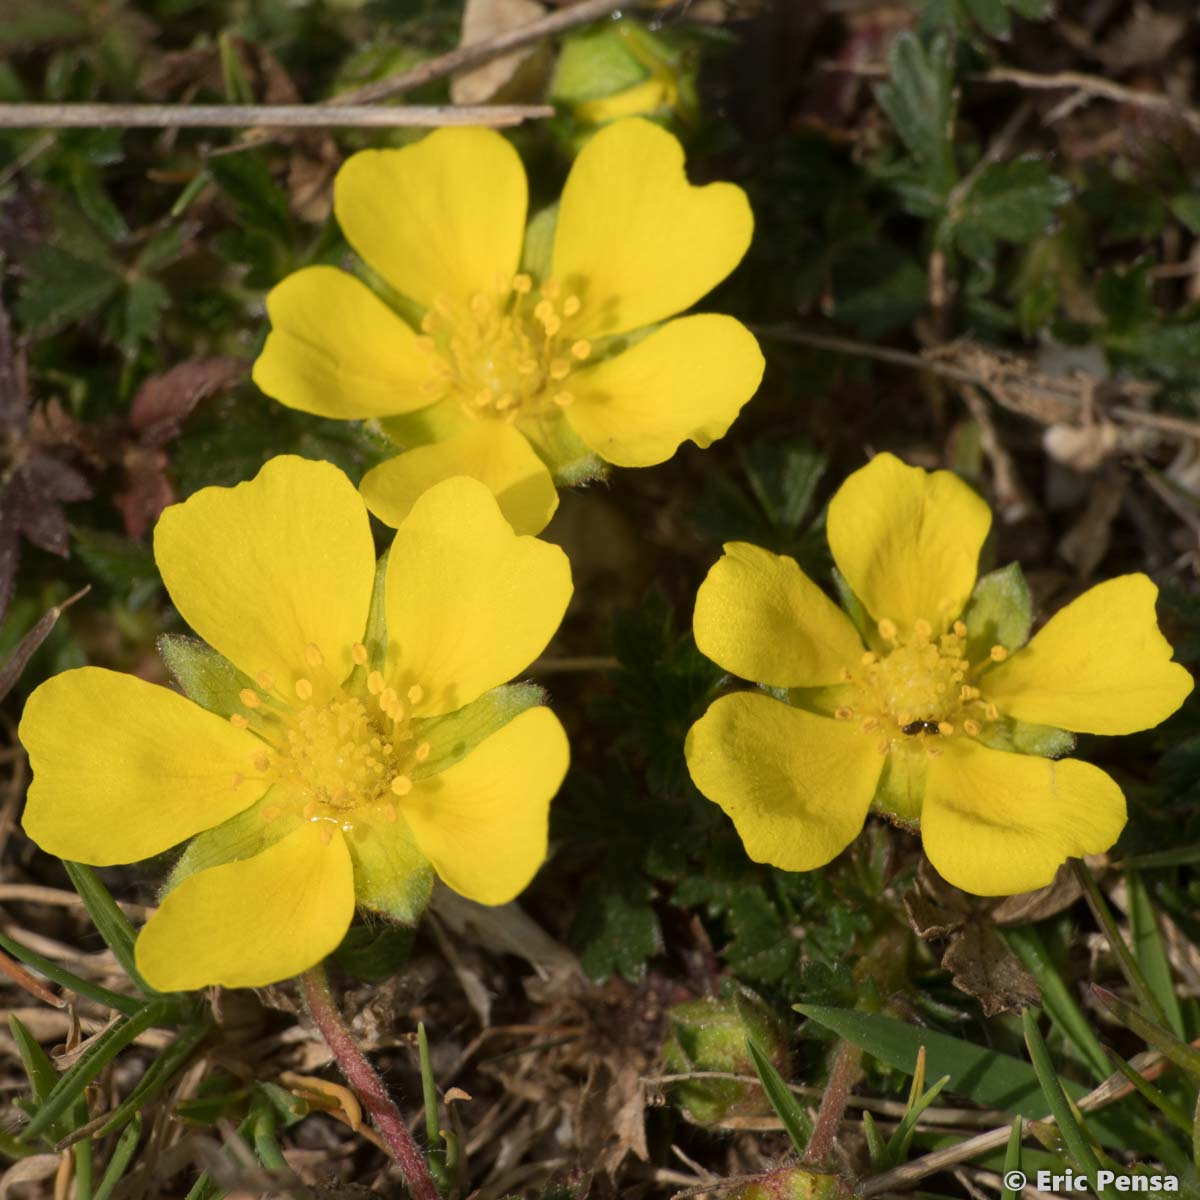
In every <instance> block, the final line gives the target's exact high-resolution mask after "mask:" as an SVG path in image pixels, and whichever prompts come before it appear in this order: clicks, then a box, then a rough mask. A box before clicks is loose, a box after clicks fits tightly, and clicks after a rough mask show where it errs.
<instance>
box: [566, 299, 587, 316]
mask: <svg viewBox="0 0 1200 1200" xmlns="http://www.w3.org/2000/svg"><path fill="white" fill-rule="evenodd" d="M582 307H583V302H582V301H581V300H580V299H579V297H578V296H568V297H567V298H566V299H565V300H564V301H563V316H564V317H573V316H574V315H575V314H576V313H577V312H578V311H579V310H580V309H581V308H582Z"/></svg>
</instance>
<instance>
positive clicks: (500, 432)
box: [359, 419, 558, 533]
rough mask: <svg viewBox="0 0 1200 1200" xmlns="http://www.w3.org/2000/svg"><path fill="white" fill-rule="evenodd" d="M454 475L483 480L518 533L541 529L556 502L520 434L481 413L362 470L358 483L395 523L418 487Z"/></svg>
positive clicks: (543, 471)
mask: <svg viewBox="0 0 1200 1200" xmlns="http://www.w3.org/2000/svg"><path fill="white" fill-rule="evenodd" d="M455 475H469V476H470V477H471V478H472V479H478V480H479V482H480V483H483V484H486V486H487V487H488V489H489V490H490V491H491V493H492V494H493V495H494V496H495V497H496V500H497V501H498V502H499V504H500V511H501V512H502V513H503V514H504V519H505V520H506V521H507V522H508V523H509V524H510V525H511V526H512V527H513V528H514V529H515V530H516V531H517V532H518V533H541V531H542V530H543V529H545V528H546V526H547V525H548V524H549V522H550V518H551V517H552V516H553V515H554V510H555V509H556V508H557V507H558V490H557V489H556V488H555V486H554V480H553V479H551V478H550V472H549V471H547V470H546V467H545V465H544V464H543V463H542V460H541V459H540V458H538V456H537V455H536V454H535V453H534V452H533V449H532V447H531V446H530V445H529V443H528V442H527V441H526V440H525V438H523V437H522V436H521V434H519V433H518V432H517V431H516V430H515V429H514V428H513V427H512V426H511V425H507V424H505V423H504V422H502V421H490V420H487V419H483V420H479V421H476V422H474V423H473V424H472V425H471V427H470V428H469V429H467V430H466V431H465V432H464V433H461V434H459V435H458V436H457V437H455V438H453V439H452V440H450V441H448V442H441V443H439V444H437V445H432V446H419V447H417V448H416V449H415V450H409V451H408V452H407V453H405V454H401V455H399V456H398V457H396V458H393V459H389V460H388V461H387V462H385V463H381V464H380V465H379V466H378V467H375V468H374V470H371V471H368V472H367V473H366V475H364V476H363V480H362V483H361V484H359V489H360V491H361V492H362V494H363V499H364V500H366V502H367V507H368V508H369V509H370V510H371V511H372V512H373V513H374V514H375V515H376V516H377V517H378V518H379V519H380V520H381V521H384V522H386V523H387V524H388V525H392V526H396V525H399V524H400V523H401V521H403V520H404V518H405V517H407V516H408V514H409V512H410V511H411V510H412V506H413V505H414V504H415V503H416V501H417V499H418V498H419V497H420V496H421V494H422V493H423V492H425V491H427V490H428V489H429V488H431V487H432V486H433V485H434V484H435V483H440V482H441V481H442V480H443V479H451V478H453V477H454V476H455Z"/></svg>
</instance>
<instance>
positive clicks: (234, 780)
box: [229, 771, 246, 792]
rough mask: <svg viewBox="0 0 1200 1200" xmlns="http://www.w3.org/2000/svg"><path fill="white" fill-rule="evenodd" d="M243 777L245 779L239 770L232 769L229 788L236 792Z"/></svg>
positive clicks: (242, 781)
mask: <svg viewBox="0 0 1200 1200" xmlns="http://www.w3.org/2000/svg"><path fill="white" fill-rule="evenodd" d="M245 779H246V777H245V775H243V774H242V773H241V771H234V773H233V775H232V777H231V778H230V780H229V786H230V788H231V789H232V790H233V791H235V792H236V791H237V790H238V788H240V787H241V786H242V784H243V783H244V782H245Z"/></svg>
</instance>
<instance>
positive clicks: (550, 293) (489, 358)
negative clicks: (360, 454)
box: [419, 273, 592, 422]
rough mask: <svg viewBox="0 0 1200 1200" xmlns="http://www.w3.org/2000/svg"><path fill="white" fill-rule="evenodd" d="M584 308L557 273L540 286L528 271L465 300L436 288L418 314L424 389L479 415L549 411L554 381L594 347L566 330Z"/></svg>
mask: <svg viewBox="0 0 1200 1200" xmlns="http://www.w3.org/2000/svg"><path fill="white" fill-rule="evenodd" d="M582 308H583V304H582V302H581V300H580V299H579V297H578V296H573V295H572V296H567V297H566V299H563V298H562V287H561V285H560V284H559V283H558V282H557V281H556V280H547V281H545V282H544V283H542V284H541V286H540V287H538V286H537V285H536V284H535V281H534V279H533V278H532V276H530V275H528V274H525V273H521V274H519V275H515V276H513V277H512V278H511V279H497V280H496V281H495V286H494V287H493V288H492V289H491V290H488V291H479V292H476V293H475V294H474V295H472V296H471V297H470V299H469V300H468V301H466V302H465V303H463V302H461V301H454V300H452V299H451V298H449V297H448V296H439V297H438V298H437V299H436V300H435V302H434V307H433V308H432V309H430V310H429V311H428V312H427V313H425V315H424V317H423V318H422V320H421V330H422V337H421V338H420V339H419V344H420V347H421V352H422V354H423V355H424V361H425V364H426V369H427V371H428V377H427V378H426V379H425V380H424V381H423V382H422V383H421V384H420V385H419V386H420V389H421V391H422V393H423V394H425V395H429V396H434V397H440V398H446V399H449V400H452V401H456V402H457V403H458V404H459V406H460V407H461V408H462V410H463V411H464V412H465V413H467V414H468V415H469V416H470V417H472V418H473V419H476V420H478V419H486V418H489V417H490V418H495V419H500V420H504V421H508V422H512V421H516V420H519V419H520V418H522V417H527V416H529V417H539V416H541V417H544V416H546V415H548V414H549V413H551V412H553V411H554V409H553V408H552V407H551V406H552V405H554V404H556V403H558V401H557V399H556V398H557V396H558V395H559V394H560V392H559V388H558V387H557V386H556V385H558V384H561V383H562V382H563V381H564V380H566V379H567V378H569V376H570V375H571V373H572V371H574V370H575V368H576V367H577V366H578V364H579V363H581V362H584V361H585V360H587V359H588V358H589V357H590V356H591V354H592V344H591V343H590V342H589V341H587V339H585V338H578V337H573V336H571V330H572V328H573V327H575V322H574V319H575V318H576V317H577V316H578V315H579V313H580V312H581V310H582Z"/></svg>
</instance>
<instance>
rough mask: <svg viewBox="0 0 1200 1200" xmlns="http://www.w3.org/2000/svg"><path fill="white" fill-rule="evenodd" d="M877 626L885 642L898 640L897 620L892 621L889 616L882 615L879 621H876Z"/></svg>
mask: <svg viewBox="0 0 1200 1200" xmlns="http://www.w3.org/2000/svg"><path fill="white" fill-rule="evenodd" d="M875 627H876V629H878V630H879V636H880V637H881V638H883V640H884V641H885V642H894V641H895V640H896V633H897V630H896V622H895V621H892V620H890V619H889V618H887V617H882V618H881V619H880V620H879V621H878V622H876V625H875Z"/></svg>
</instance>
